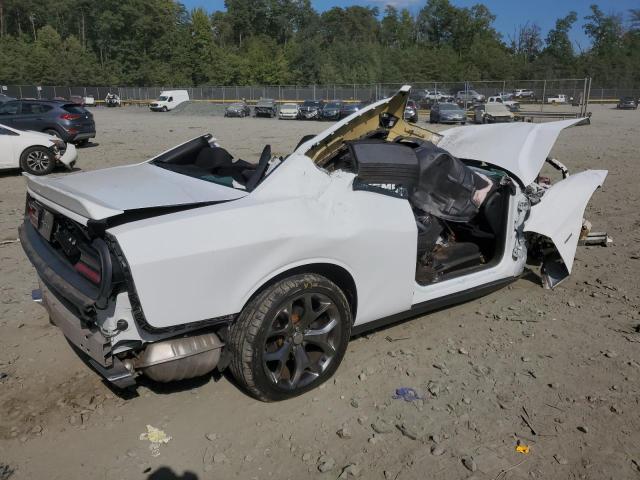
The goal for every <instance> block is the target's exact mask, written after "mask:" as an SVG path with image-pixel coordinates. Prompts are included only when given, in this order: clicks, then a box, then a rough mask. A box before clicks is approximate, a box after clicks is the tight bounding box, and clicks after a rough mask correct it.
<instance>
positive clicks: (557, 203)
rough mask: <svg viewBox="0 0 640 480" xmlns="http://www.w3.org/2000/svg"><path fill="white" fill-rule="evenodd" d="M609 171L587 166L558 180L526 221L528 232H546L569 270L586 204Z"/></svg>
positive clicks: (569, 270) (568, 271)
mask: <svg viewBox="0 0 640 480" xmlns="http://www.w3.org/2000/svg"><path fill="white" fill-rule="evenodd" d="M607 173H608V172H607V171H606V170H587V171H585V172H580V173H577V174H575V175H571V176H570V177H568V178H566V179H564V180H562V181H560V182H558V183H556V184H555V185H553V186H552V187H551V188H549V189H548V190H547V191H546V192H545V194H544V196H543V197H542V200H541V201H540V202H539V203H538V204H536V205H534V206H533V207H531V212H530V215H529V218H528V219H527V220H526V221H525V224H524V230H525V232H534V233H537V234H540V235H544V236H545V237H547V238H549V239H550V240H551V241H552V242H553V244H554V246H555V248H556V249H557V252H558V254H559V255H560V258H561V259H562V261H563V262H564V265H565V267H566V269H567V272H566V273H567V274H569V273H571V268H572V266H573V260H574V257H575V254H576V248H577V246H578V239H579V236H580V229H581V228H582V219H583V215H584V211H585V208H586V207H587V204H588V203H589V199H590V198H591V196H592V195H593V192H594V191H595V190H596V189H597V188H598V187H600V186H602V183H603V182H604V179H605V178H606V176H607Z"/></svg>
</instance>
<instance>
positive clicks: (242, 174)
mask: <svg viewBox="0 0 640 480" xmlns="http://www.w3.org/2000/svg"><path fill="white" fill-rule="evenodd" d="M194 165H195V166H197V167H198V168H201V169H203V170H205V171H207V172H208V173H210V174H212V175H216V176H219V177H231V178H233V179H234V180H235V181H236V182H239V183H241V184H243V185H244V184H245V183H246V181H247V179H249V178H250V177H251V175H252V174H253V172H254V170H255V169H256V166H255V165H254V164H252V163H249V162H246V161H244V160H236V161H235V162H234V161H233V156H232V155H231V154H230V153H229V152H227V151H226V150H225V149H224V148H222V147H205V148H203V149H202V150H201V151H200V152H199V153H198V156H197V157H196V160H195V162H194Z"/></svg>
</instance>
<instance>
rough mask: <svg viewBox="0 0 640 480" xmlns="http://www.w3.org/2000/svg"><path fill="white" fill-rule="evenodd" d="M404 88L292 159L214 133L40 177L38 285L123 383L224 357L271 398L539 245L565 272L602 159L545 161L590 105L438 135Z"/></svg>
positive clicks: (477, 285) (554, 270)
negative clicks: (413, 111) (546, 168)
mask: <svg viewBox="0 0 640 480" xmlns="http://www.w3.org/2000/svg"><path fill="white" fill-rule="evenodd" d="M409 90H410V89H409V87H404V88H402V89H401V90H400V91H399V92H398V93H397V94H396V95H394V96H393V97H391V98H388V99H385V100H381V101H379V102H377V103H374V104H372V105H369V106H368V107H366V108H364V109H363V110H360V111H358V112H356V113H354V114H352V115H351V116H349V117H347V118H345V119H344V120H342V121H340V122H338V123H336V124H335V125H334V126H332V127H330V128H328V129H327V130H326V131H324V132H323V133H321V134H319V135H316V136H310V137H305V138H303V139H302V140H301V142H300V144H299V146H298V147H297V148H296V150H295V151H294V152H293V153H291V154H290V155H288V156H287V157H285V158H272V155H271V153H270V148H269V146H267V147H265V149H264V151H263V152H262V155H261V157H260V159H259V161H258V163H257V164H255V163H249V162H246V161H243V160H234V159H233V157H232V156H231V155H230V154H229V153H228V152H227V151H226V150H225V149H224V148H222V147H221V146H219V145H218V144H217V143H216V142H215V141H214V140H213V139H212V138H211V137H210V136H203V137H199V138H196V139H194V140H191V141H189V142H187V143H184V144H182V145H180V146H178V147H176V148H174V149H172V150H169V151H167V152H164V153H162V154H160V155H159V156H157V157H155V158H153V159H151V160H149V161H147V162H144V163H141V164H137V165H130V166H124V167H116V168H108V169H104V170H98V171H93V172H86V173H79V174H74V175H67V176H64V177H61V178H49V179H43V178H39V177H32V176H29V177H28V194H27V204H26V213H25V221H24V223H23V225H22V226H21V229H20V238H21V241H22V245H23V247H24V250H25V252H26V253H27V255H28V257H29V259H30V260H31V263H32V264H33V265H34V267H35V269H36V271H37V274H38V276H39V281H40V286H41V289H40V290H38V291H35V292H34V297H35V299H36V300H41V301H42V302H43V304H44V306H45V307H46V309H47V310H48V312H49V315H50V318H51V321H52V322H53V323H54V324H56V325H57V326H59V327H60V329H61V330H62V332H63V333H64V335H65V336H66V337H67V338H68V340H69V341H70V342H71V343H72V344H73V345H75V347H77V350H78V351H80V352H81V354H82V356H83V357H85V358H86V359H87V360H88V361H89V362H90V363H91V365H92V366H93V367H94V368H95V369H96V370H97V371H98V372H99V373H101V374H102V375H103V376H104V377H106V378H107V379H108V380H109V381H111V382H113V383H114V384H116V385H118V386H121V387H125V386H130V385H133V384H135V381H136V377H137V376H138V375H140V374H143V375H146V376H148V377H150V378H151V379H153V380H155V381H159V382H169V381H175V380H182V379H186V378H191V377H196V376H199V375H204V374H207V373H210V372H212V371H213V370H214V369H215V368H218V369H219V370H223V369H225V368H227V367H229V368H230V369H231V372H232V373H233V375H234V376H235V378H236V379H237V381H238V382H239V383H240V384H241V385H242V386H243V387H244V388H246V390H247V391H248V392H249V393H250V394H252V395H253V396H255V397H256V398H259V399H261V400H266V401H272V400H281V399H285V398H289V397H292V396H295V395H299V394H301V393H303V392H306V391H308V390H310V389H312V388H314V387H317V386H318V385H320V384H321V383H322V382H324V381H326V380H327V379H328V378H329V377H331V375H332V374H333V373H334V372H335V370H336V369H337V368H338V365H339V364H340V362H341V361H342V358H343V356H344V354H345V351H346V348H347V343H348V341H349V338H350V337H351V336H353V335H355V334H358V333H361V332H363V331H365V330H368V329H372V328H376V327H379V326H381V325H384V324H387V323H390V322H394V321H398V320H401V319H403V318H407V317H411V316H416V315H420V314H423V313H425V312H428V311H431V310H433V309H436V308H441V307H443V306H446V305H449V304H453V303H456V302H461V301H466V300H469V299H471V298H474V297H477V296H480V295H482V294H486V293H488V292H491V291H493V290H496V289H497V288H499V287H502V286H504V285H506V284H508V283H509V282H512V281H514V280H516V279H517V278H518V277H519V276H520V275H521V274H522V273H523V271H524V268H525V263H526V262H527V259H529V260H530V261H531V262H533V263H536V262H537V263H538V264H542V272H541V275H542V278H543V279H544V282H545V283H546V284H547V285H548V286H554V285H555V284H556V283H558V282H559V281H561V280H562V279H563V278H564V277H566V276H567V275H568V274H569V273H570V271H571V268H572V265H573V260H574V254H575V251H576V247H577V244H578V240H579V237H580V235H581V229H582V226H583V213H584V210H585V207H586V205H587V202H588V201H589V198H590V197H591V195H592V193H593V192H594V191H595V190H596V189H597V188H598V187H599V186H600V185H601V184H602V182H603V181H604V179H605V177H606V175H607V172H606V171H603V170H591V171H585V172H581V173H578V174H575V175H571V176H567V178H566V179H564V180H561V181H559V182H558V183H555V184H554V185H550V183H549V182H548V181H547V179H544V178H542V177H539V172H540V170H541V168H542V166H543V165H544V164H545V161H546V160H547V157H548V155H549V152H550V150H551V148H552V146H553V144H554V143H555V141H556V139H557V137H558V135H559V133H560V132H561V131H562V130H563V129H564V128H566V127H570V126H572V125H574V124H576V123H577V122H579V121H580V120H578V119H576V120H565V121H560V122H552V123H544V124H531V123H510V124H501V125H480V126H472V127H460V128H452V129H450V130H446V131H445V132H443V133H441V134H435V133H432V132H429V131H427V130H424V129H421V128H419V127H417V126H416V125H414V124H409V123H406V122H405V121H404V120H403V113H404V110H405V104H406V101H407V98H408V95H409ZM554 164H556V165H559V167H560V168H564V167H562V165H560V164H559V163H558V162H554ZM582 233H584V232H582Z"/></svg>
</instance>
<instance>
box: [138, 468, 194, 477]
mask: <svg viewBox="0 0 640 480" xmlns="http://www.w3.org/2000/svg"><path fill="white" fill-rule="evenodd" d="M143 473H147V471H145V472H143ZM147 480H198V476H197V475H196V474H195V473H193V472H190V471H188V470H187V471H185V472H184V474H182V475H178V474H177V473H175V472H174V471H173V469H171V468H169V467H160V468H158V469H157V470H156V471H154V472H151V473H150V474H149V475H148V476H147Z"/></svg>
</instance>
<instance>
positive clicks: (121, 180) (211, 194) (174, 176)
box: [25, 163, 247, 220]
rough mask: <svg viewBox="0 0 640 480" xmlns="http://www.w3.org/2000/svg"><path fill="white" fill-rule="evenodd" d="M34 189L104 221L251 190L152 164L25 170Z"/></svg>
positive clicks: (224, 198)
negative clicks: (56, 172)
mask: <svg viewBox="0 0 640 480" xmlns="http://www.w3.org/2000/svg"><path fill="white" fill-rule="evenodd" d="M25 176H26V177H27V188H28V190H29V193H31V194H32V195H34V196H35V197H36V198H38V199H41V200H43V201H44V202H45V203H49V202H50V203H51V204H52V205H51V206H52V207H53V208H55V206H56V205H57V206H61V207H63V208H64V209H66V210H68V211H71V212H73V213H75V214H76V215H78V216H80V217H81V219H80V220H82V219H91V220H104V219H106V218H109V217H113V216H116V215H120V214H122V213H125V212H127V211H132V210H135V211H140V210H144V209H157V208H162V207H187V206H190V205H198V204H212V203H218V202H224V201H229V200H235V199H238V198H241V197H244V196H246V195H247V192H245V191H242V190H236V189H234V188H230V187H225V186H222V185H218V184H216V183H210V182H207V181H204V180H200V179H196V178H192V177H189V176H187V175H182V174H179V173H175V172H172V171H169V170H165V169H163V168H160V167H157V166H155V165H153V164H150V163H140V164H137V165H127V166H122V167H113V168H105V169H103V170H95V171H92V172H82V173H76V174H72V175H65V176H62V177H53V178H52V177H46V178H45V177H35V176H32V175H28V174H25ZM47 201H48V202H47Z"/></svg>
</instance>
